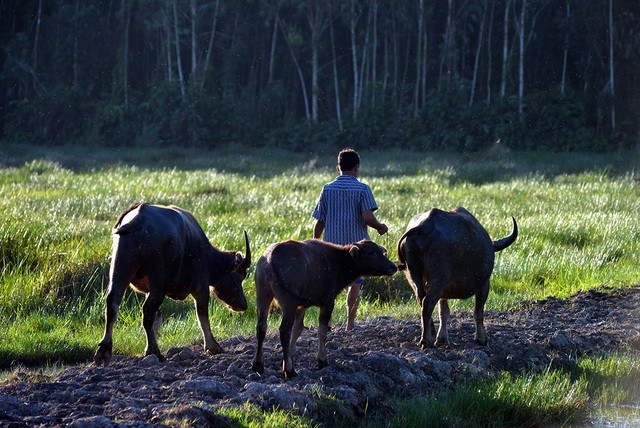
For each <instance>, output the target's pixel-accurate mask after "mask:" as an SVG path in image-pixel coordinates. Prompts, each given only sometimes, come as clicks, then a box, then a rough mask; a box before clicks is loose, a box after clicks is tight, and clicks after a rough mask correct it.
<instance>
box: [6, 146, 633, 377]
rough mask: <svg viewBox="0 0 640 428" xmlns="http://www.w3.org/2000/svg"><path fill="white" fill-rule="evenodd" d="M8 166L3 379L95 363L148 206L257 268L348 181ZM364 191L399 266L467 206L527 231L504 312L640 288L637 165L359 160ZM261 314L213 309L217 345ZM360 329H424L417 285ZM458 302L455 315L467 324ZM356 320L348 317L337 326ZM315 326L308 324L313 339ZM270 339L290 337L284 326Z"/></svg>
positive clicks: (496, 229) (193, 168) (505, 257)
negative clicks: (407, 246)
mask: <svg viewBox="0 0 640 428" xmlns="http://www.w3.org/2000/svg"><path fill="white" fill-rule="evenodd" d="M4 150H6V152H5V153H1V154H2V157H0V165H3V167H2V168H0V213H1V215H0V273H1V277H0V367H8V366H11V365H12V364H15V363H20V362H21V363H25V364H41V363H55V362H65V361H66V362H74V361H86V360H87V359H88V358H89V356H90V355H91V354H92V352H93V349H94V348H95V344H96V343H97V341H98V340H99V338H100V336H101V334H102V329H103V320H102V316H103V315H102V313H103V310H104V306H103V304H104V303H103V295H104V291H105V289H106V287H107V284H108V264H109V259H110V256H111V228H112V226H113V223H114V221H115V219H116V218H117V215H118V213H119V212H121V211H122V210H124V209H125V208H126V207H128V206H129V205H131V204H132V203H135V202H141V201H146V202H152V203H159V204H174V205H179V206H182V207H184V208H186V209H189V210H190V211H192V212H193V214H194V215H195V216H196V218H197V219H198V220H199V222H200V224H201V225H202V227H203V229H204V230H205V232H206V233H207V235H208V237H209V238H210V240H211V242H212V243H213V244H214V245H215V246H217V247H219V248H223V249H237V250H242V249H243V246H244V244H243V236H242V230H243V229H246V230H247V231H248V233H249V237H250V240H251V245H252V249H253V253H254V254H255V257H256V259H257V257H258V256H259V255H260V254H261V253H262V251H264V249H265V248H266V247H267V246H268V245H269V244H270V243H272V242H276V241H280V240H283V239H304V238H309V237H311V234H312V225H313V220H312V218H311V214H310V213H311V211H312V209H313V207H314V204H315V202H316V199H317V197H318V194H319V191H320V188H321V187H322V185H323V184H324V183H326V182H328V181H330V180H331V179H333V177H334V175H335V154H334V153H333V150H332V151H331V153H314V154H301V153H288V152H281V151H278V150H267V149H264V150H263V151H260V152H255V153H249V154H248V153H241V152H236V151H233V150H229V151H218V152H196V151H188V150H181V149H172V150H164V151H163V150H147V151H143V150H137V151H136V150H135V149H134V150H131V151H126V152H124V151H123V152H120V153H118V152H116V153H111V152H108V151H105V150H100V149H95V150H90V151H85V152H78V151H74V150H73V149H70V150H66V149H64V150H59V151H56V152H48V151H41V149H38V150H40V151H39V152H37V153H38V155H37V156H36V157H33V156H31V155H29V154H28V153H29V150H30V148H24V147H8V148H5V149H4ZM361 156H362V165H361V176H360V178H361V179H362V180H363V181H364V182H366V183H368V184H369V185H370V186H371V187H372V188H373V191H374V194H375V196H376V199H377V202H378V205H379V207H380V208H379V210H378V212H377V215H378V217H379V218H380V219H381V220H382V221H384V222H385V223H387V224H388V225H389V229H390V232H389V233H388V234H387V235H386V236H383V237H379V236H377V235H376V234H375V232H374V233H373V235H372V238H373V239H374V240H376V241H377V242H379V243H381V244H383V245H385V246H386V247H387V248H388V250H389V255H390V257H391V258H392V259H394V258H396V257H397V250H396V241H397V239H398V238H399V237H400V236H401V234H402V232H403V231H404V228H405V227H406V224H407V223H408V221H409V219H410V218H411V217H412V216H413V215H414V214H417V213H420V212H424V211H426V210H428V209H429V208H431V207H439V208H443V209H451V208H453V207H455V206H456V205H463V206H465V207H467V208H468V209H469V210H470V211H472V212H473V213H474V214H476V216H477V217H478V219H479V220H480V222H481V223H483V225H484V226H485V227H486V229H487V230H488V231H489V233H490V234H491V235H492V236H494V237H501V236H504V235H506V234H508V233H509V232H510V230H511V219H510V217H511V216H514V217H516V219H517V221H518V224H519V226H520V236H519V238H518V240H517V241H516V243H515V244H514V245H513V246H511V247H510V248H508V249H506V250H505V251H503V252H501V253H499V254H498V256H497V260H496V268H495V271H494V275H493V280H492V284H493V285H492V292H491V294H490V298H489V302H488V306H489V307H490V308H509V307H513V306H514V305H517V304H518V303H520V302H522V301H523V300H527V299H537V298H542V297H546V296H548V295H555V296H559V297H563V296H568V295H570V294H572V293H574V292H576V291H578V290H582V289H588V288H592V287H600V286H604V285H606V286H617V287H624V286H628V285H630V284H636V283H638V278H640V251H639V249H640V248H639V244H638V239H637V236H640V224H639V223H638V221H637V219H638V217H637V213H638V212H639V211H640V197H639V196H640V184H639V181H640V180H639V174H640V172H639V171H638V169H637V165H638V154H637V153H626V154H623V155H619V154H613V155H601V156H596V157H593V156H591V155H575V154H572V155H558V156H555V157H553V158H550V157H547V156H546V155H543V154H530V153H529V154H514V153H510V152H503V153H502V152H501V153H499V156H498V157H487V158H476V159H470V158H465V157H460V156H453V155H450V154H444V153H440V154H437V153H436V154H434V153H423V154H420V153H418V154H415V153H413V154H412V155H411V158H410V159H409V158H408V156H407V154H406V153H404V152H400V151H397V152H388V153H376V152H366V151H362V152H361ZM252 283H253V274H252V273H251V274H250V275H249V277H248V279H247V281H246V282H245V290H246V293H247V296H248V300H249V302H250V308H249V310H248V311H247V312H245V313H243V314H230V313H229V312H227V310H226V309H224V308H223V307H222V305H220V304H216V303H213V304H212V306H211V315H212V328H213V330H214V334H216V336H217V337H218V338H225V337H229V336H232V335H235V334H243V335H250V334H253V332H254V328H255V304H254V303H253V300H254V296H255V292H254V290H253V285H252ZM366 288H367V293H366V294H365V299H364V301H363V303H362V305H361V310H360V312H359V317H360V318H367V317H373V316H377V315H381V314H391V315H394V316H397V317H411V318H413V317H417V306H416V304H415V301H414V300H413V299H412V296H411V292H410V289H409V287H408V285H407V284H406V282H405V280H404V278H403V277H402V276H400V275H396V276H394V277H393V278H391V279H376V280H371V281H369V285H368V286H367V287H366ZM469 304H470V303H469V302H455V303H454V304H453V310H456V308H461V310H467V308H468V307H469V306H468V305H469ZM140 305H141V300H140V298H139V297H136V296H135V295H133V293H128V294H127V297H126V299H125V302H124V303H123V306H122V310H121V312H120V314H119V319H118V323H117V324H116V331H115V333H114V338H115V343H114V346H115V350H114V351H115V352H116V353H123V354H139V353H140V352H142V349H143V346H144V340H143V337H142V331H141V328H140ZM163 308H164V309H163V310H164V311H165V320H166V324H165V326H164V328H163V334H162V336H161V338H160V346H161V348H163V349H166V348H167V347H170V346H185V345H191V344H194V343H200V341H201V337H200V333H199V330H198V328H197V322H196V317H195V315H194V310H193V304H192V302H190V301H188V302H171V301H169V300H167V301H166V302H165V305H164V307H163ZM345 318H346V308H345V305H343V304H337V305H336V311H335V313H334V322H336V323H342V322H344V320H345ZM316 319H317V318H315V317H312V316H309V320H308V323H309V324H314V323H315V322H316ZM271 323H272V326H273V325H275V324H276V323H277V321H276V320H272V321H271Z"/></svg>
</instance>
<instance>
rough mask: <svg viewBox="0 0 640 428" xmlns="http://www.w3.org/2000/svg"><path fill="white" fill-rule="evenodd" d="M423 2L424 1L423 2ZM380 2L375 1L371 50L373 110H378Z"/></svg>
mask: <svg viewBox="0 0 640 428" xmlns="http://www.w3.org/2000/svg"><path fill="white" fill-rule="evenodd" d="M421 1H422V0H421ZM377 54H378V0H373V46H372V48H371V108H372V109H375V108H376V91H377V88H376V80H377V76H376V68H377V67H378V55H377Z"/></svg>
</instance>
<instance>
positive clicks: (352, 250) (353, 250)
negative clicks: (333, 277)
mask: <svg viewBox="0 0 640 428" xmlns="http://www.w3.org/2000/svg"><path fill="white" fill-rule="evenodd" d="M358 254H360V247H358V246H357V245H352V246H351V248H349V255H350V256H351V257H353V258H356V257H358Z"/></svg>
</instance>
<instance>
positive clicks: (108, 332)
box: [93, 266, 132, 366]
mask: <svg viewBox="0 0 640 428" xmlns="http://www.w3.org/2000/svg"><path fill="white" fill-rule="evenodd" d="M131 276H132V275H122V274H117V273H116V272H115V270H114V268H113V266H112V267H111V281H110V284H109V289H108V291H107V297H106V299H105V300H106V306H105V310H104V319H105V328H104V335H103V336H102V339H101V340H100V342H99V343H98V349H97V350H96V353H95V355H94V356H93V362H94V363H95V364H96V365H98V366H99V365H102V364H104V365H105V366H108V365H109V363H110V362H111V355H112V352H113V325H114V324H115V322H116V319H117V318H118V310H119V308H120V303H121V302H122V296H123V295H124V290H126V288H127V286H128V285H129V282H130V280H131Z"/></svg>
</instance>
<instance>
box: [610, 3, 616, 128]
mask: <svg viewBox="0 0 640 428" xmlns="http://www.w3.org/2000/svg"><path fill="white" fill-rule="evenodd" d="M614 31H615V28H614V26H613V0H609V86H610V88H611V132H612V134H613V133H615V132H616V103H615V90H614V88H615V87H614V67H613V33H614Z"/></svg>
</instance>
